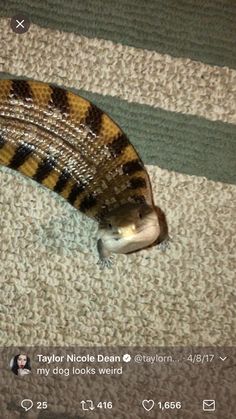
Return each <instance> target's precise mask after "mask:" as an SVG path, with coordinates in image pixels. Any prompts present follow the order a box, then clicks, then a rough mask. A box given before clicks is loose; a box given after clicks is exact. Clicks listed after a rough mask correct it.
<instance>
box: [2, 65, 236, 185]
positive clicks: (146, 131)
mask: <svg viewBox="0 0 236 419" xmlns="http://www.w3.org/2000/svg"><path fill="white" fill-rule="evenodd" d="M13 77H14V76H13V75H10V74H6V73H0V78H13ZM70 90H72V91H74V92H75V93H79V94H80V95H81V96H84V97H85V98H87V99H89V100H90V101H92V102H94V103H95V104H96V105H97V106H99V107H100V108H101V109H103V110H104V111H105V112H107V113H108V114H109V115H110V116H111V117H112V118H113V119H114V120H115V121H116V122H117V123H118V124H119V125H120V126H121V127H122V129H123V130H124V131H125V132H126V134H127V135H128V137H129V139H130V141H131V142H132V143H133V144H134V146H135V147H136V148H137V150H138V151H139V153H140V155H141V156H142V158H143V160H144V162H145V164H153V165H158V166H159V167H161V168H163V169H167V170H173V171H176V172H180V173H184V174H189V175H196V176H204V177H206V178H208V179H210V180H214V181H220V182H225V183H232V184H236V170H235V155H236V126H235V125H232V124H226V123H223V122H219V121H215V122H213V121H208V120H206V119H204V118H200V117H196V116H190V115H183V114H178V113H174V112H168V111H164V110H161V109H157V108H152V107H150V106H147V105H140V104H136V103H128V102H126V101H125V100H122V99H119V98H115V97H110V96H102V95H98V94H95V93H91V92H87V91H84V90H75V89H70ZM144 144H145V146H144Z"/></svg>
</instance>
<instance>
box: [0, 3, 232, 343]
mask: <svg viewBox="0 0 236 419" xmlns="http://www.w3.org/2000/svg"><path fill="white" fill-rule="evenodd" d="M70 3H71V6H70V7H69V8H68V9H67V10H66V9H65V6H64V5H65V2H60V1H58V0H54V1H48V2H40V3H39V2H36V1H31V2H30V5H28V2H27V1H22V2H20V3H18V2H17V1H8V2H4V4H5V7H4V4H3V7H2V9H1V15H2V20H1V25H0V46H1V49H0V71H1V77H13V76H14V77H16V76H18V77H26V78H32V79H37V80H41V81H47V82H54V83H57V84H58V85H63V86H65V87H68V88H71V89H75V90H76V91H78V92H79V93H81V94H83V96H85V97H87V98H89V99H90V100H92V101H94V102H95V103H96V104H97V105H98V106H100V107H101V108H102V109H104V110H105V111H108V112H109V113H110V115H111V116H112V117H113V118H114V119H115V120H116V121H117V123H118V124H119V125H120V126H121V127H122V128H124V130H125V132H126V133H127V134H128V136H129V138H130V140H131V142H132V143H133V144H134V145H135V146H136V147H137V149H138V151H139V153H140V154H141V156H142V157H143V160H144V162H145V164H146V165H147V168H148V170H149V173H150V175H151V178H152V184H153V189H154V195H155V201H156V203H157V204H158V205H159V206H160V207H161V208H162V209H163V210H164V211H165V212H166V215H167V219H168V223H169V229H170V235H171V237H172V242H171V244H170V248H169V249H168V250H167V251H166V252H162V251H161V250H160V249H158V248H153V249H150V250H144V251H142V252H140V253H137V254H134V255H130V256H123V255H121V256H117V257H116V259H115V262H116V263H115V266H114V268H113V269H112V270H111V271H104V272H102V273H101V271H100V269H99V267H98V266H97V265H96V262H97V255H96V249H95V244H96V225H95V224H94V223H93V222H92V221H91V220H88V219H87V218H85V217H83V216H82V215H81V214H79V213H78V212H77V211H75V210H74V209H73V208H72V207H70V206H69V204H67V203H66V202H65V201H63V200H62V199H61V198H60V197H58V196H56V195H55V194H54V193H52V192H50V191H48V190H46V189H45V188H43V187H40V186H39V185H37V184H35V183H34V182H33V181H31V180H29V179H26V178H24V177H22V176H20V175H18V174H17V173H15V172H13V171H10V170H9V169H6V168H1V170H0V205H1V213H0V226H1V240H0V258H1V265H0V281H1V291H2V292H1V297H0V316H1V317H0V321H1V345H7V346H10V345H13V344H14V345H35V344H38V345H40V344H44V345H60V344H61V345H72V344H78V345H117V344H119V345H125V344H127V345H134V344H139V345H170V346H174V345H187V344H192V345H197V344H199V345H207V344H212V345H223V344H228V345H235V343H236V333H235V330H236V316H235V310H236V295H235V265H236V261H235V248H236V235H235V228H236V225H235V224H236V222H235V213H236V186H235V183H236V182H235V181H236V169H235V154H236V128H235V123H236V90H235V82H236V70H235V69H236V61H235V56H236V55H235V53H233V50H234V49H235V28H236V8H235V5H234V2H230V1H229V2H223V1H220V0H217V1H216V2H213V1H210V0H209V1H205V2H201V7H199V8H198V7H196V6H195V5H194V4H195V3H196V2H194V1H192V2H191V1H188V2H187V1H180V2H171V1H168V2H166V1H165V2H164V1H156V2H154V1H153V2H150V7H148V8H144V7H143V2H142V1H141V0H140V1H136V2H134V1H133V2H128V3H127V2H125V1H122V2H119V4H118V2H116V3H115V2H112V1H111V0H110V1H109V2H107V3H108V5H107V7H106V11H105V13H104V10H100V9H101V2H100V1H97V2H94V1H89V2H86V4H87V6H86V7H85V6H83V5H84V2H75V1H74V2H70ZM203 3H204V6H203ZM19 5H20V8H21V11H22V12H27V14H28V15H29V17H30V19H31V21H32V22H33V24H32V25H31V27H30V30H29V31H28V32H27V33H26V34H23V35H16V34H14V33H13V32H12V31H11V29H10V26H9V18H8V16H11V15H12V14H13V13H15V12H16V10H19ZM112 5H113V6H114V7H112ZM72 10H73V13H72ZM155 14H156V16H157V17H158V19H157V20H154V19H153V16H154V15H155ZM173 22H175V25H173ZM155 25H156V26H155ZM153 26H155V28H153ZM154 29H155V30H154ZM172 29H173V30H172Z"/></svg>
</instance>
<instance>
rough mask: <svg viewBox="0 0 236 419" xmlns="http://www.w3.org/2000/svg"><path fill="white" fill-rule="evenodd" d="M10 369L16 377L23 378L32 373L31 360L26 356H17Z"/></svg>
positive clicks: (13, 359)
mask: <svg viewBox="0 0 236 419" xmlns="http://www.w3.org/2000/svg"><path fill="white" fill-rule="evenodd" d="M10 368H11V370H12V372H13V373H14V374H15V375H18V376H20V377H23V376H24V375H28V374H30V373H31V366H30V358H29V357H28V356H27V355H26V354H18V355H15V356H14V357H13V358H12V359H11V362H10Z"/></svg>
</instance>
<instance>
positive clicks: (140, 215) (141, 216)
mask: <svg viewBox="0 0 236 419" xmlns="http://www.w3.org/2000/svg"><path fill="white" fill-rule="evenodd" d="M139 218H140V220H142V218H143V214H141V212H140V213H139Z"/></svg>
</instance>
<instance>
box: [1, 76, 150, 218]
mask: <svg viewBox="0 0 236 419" xmlns="http://www.w3.org/2000/svg"><path fill="white" fill-rule="evenodd" d="M6 90H7V91H8V94H6ZM49 91H50V95H49V94H48V92H49ZM69 97H70V99H71V100H72V102H73V107H71V106H70V105H69V99H68V98H69ZM29 100H30V107H29V106H28V101H29ZM81 103H83V99H82V98H80V97H78V96H76V95H74V94H72V93H68V92H67V91H66V90H65V89H62V88H59V87H57V86H52V85H48V84H44V83H41V84H40V83H38V82H34V81H30V82H27V81H26V80H12V81H10V82H9V80H6V81H5V80H1V81H0V115H1V120H2V123H1V129H2V130H3V132H4V130H5V132H6V133H7V134H8V138H7V139H6V142H5V145H4V147H3V148H2V150H0V162H1V163H2V164H5V165H7V166H9V167H11V168H12V169H16V170H17V169H20V171H21V172H22V173H23V174H25V175H28V176H30V177H32V178H33V179H34V180H35V181H37V182H39V183H43V185H44V186H46V187H48V188H49V189H53V190H54V191H55V192H57V191H59V193H60V194H61V195H62V196H63V197H64V198H66V199H67V200H68V201H69V203H70V204H72V205H74V206H75V207H76V208H78V209H80V211H82V212H85V213H86V214H87V215H88V216H91V217H93V218H96V219H97V220H100V219H101V217H102V218H104V217H105V214H106V213H107V212H109V211H114V210H119V208H120V207H121V206H123V205H125V204H127V203H129V202H135V203H136V202H141V203H146V204H148V205H153V198H152V192H151V187H150V182H149V179H148V175H147V173H146V171H145V168H144V165H143V163H142V162H141V160H140V158H139V156H138V154H137V153H136V151H135V149H134V148H133V146H132V145H131V144H130V142H129V141H128V139H127V137H126V136H125V134H124V133H123V132H122V131H121V130H120V128H119V127H118V126H117V125H116V124H115V123H114V122H113V121H112V120H111V119H110V118H109V117H108V116H107V115H105V114H104V113H103V111H101V110H100V109H99V108H98V107H97V106H96V105H94V104H92V103H89V102H87V103H86V108H87V109H86V113H85V115H84V116H82V115H83V106H82V109H81ZM74 110H76V112H75V113H76V115H77V118H74V116H73V112H74ZM57 111H59V114H58V112H57ZM71 111H72V112H71ZM114 132H115V133H118V134H117V135H115V137H114ZM73 136H74V137H75V138H74V139H73V138H72V140H71V137H73ZM22 137H26V138H27V142H24V143H23V144H22V143H21V142H22ZM29 141H30V142H29ZM9 147H12V150H11V151H10V150H9V155H8V158H7V159H6V158H5V148H7V149H9ZM108 150H110V153H108ZM11 153H12V154H11ZM137 171H138V172H140V173H139V177H138V178H137V177H135V176H134V175H135V173H136V172H137ZM64 173H67V179H66V181H65V179H64ZM61 176H62V178H61Z"/></svg>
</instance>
